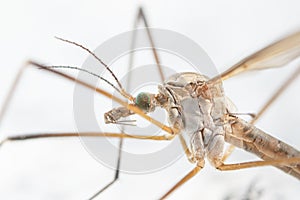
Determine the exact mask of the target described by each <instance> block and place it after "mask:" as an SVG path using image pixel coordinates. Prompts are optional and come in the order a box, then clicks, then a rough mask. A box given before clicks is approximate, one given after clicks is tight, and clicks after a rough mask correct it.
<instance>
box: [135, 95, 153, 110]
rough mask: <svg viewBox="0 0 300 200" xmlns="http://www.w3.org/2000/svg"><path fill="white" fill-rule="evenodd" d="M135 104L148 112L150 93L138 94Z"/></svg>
mask: <svg viewBox="0 0 300 200" xmlns="http://www.w3.org/2000/svg"><path fill="white" fill-rule="evenodd" d="M134 103H135V105H136V106H137V107H139V108H140V109H141V110H143V111H146V112H148V111H149V109H150V103H151V98H150V94H148V93H145V92H141V93H139V94H138V95H137V97H136V98H135V101H134Z"/></svg>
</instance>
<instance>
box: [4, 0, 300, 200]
mask: <svg viewBox="0 0 300 200" xmlns="http://www.w3.org/2000/svg"><path fill="white" fill-rule="evenodd" d="M139 6H143V8H144V11H145V13H146V15H147V17H148V20H149V24H150V25H151V26H152V27H155V28H163V29H170V30H173V31H176V32H179V33H182V34H184V35H186V36H187V37H189V38H191V39H192V40H194V41H195V42H197V43H198V44H199V45H200V46H201V47H202V48H203V49H204V50H205V51H206V52H207V54H208V55H209V56H210V58H211V59H212V60H213V62H214V63H215V65H216V66H217V68H218V70H219V71H220V72H221V71H224V70H225V69H227V68H228V67H230V66H231V65H233V64H234V63H236V62H238V61H239V60H240V59H242V58H243V57H245V56H247V55H249V54H250V53H252V52H255V51H256V50H258V49H260V48H262V47H264V46H266V45H268V44H269V43H271V42H272V41H274V40H276V39H278V38H280V37H283V36H285V35H287V34H289V33H293V32H295V31H297V30H299V28H300V21H299V13H300V2H299V1H297V0H285V1H283V0H280V1H276V3H275V2H274V1H271V0H267V1H259V0H252V1H238V0H229V1H224V2H222V1H163V2H162V1H156V0H154V1H127V0H124V1H114V0H113V1H47V2H42V1H36V0H28V1H16V0H12V1H1V6H0V24H1V31H0V36H1V37H0V44H1V45H0V53H1V54H0V55H1V63H0V103H3V101H4V97H5V95H6V94H7V92H8V89H9V87H10V86H11V84H12V82H13V79H14V77H15V75H16V73H17V72H18V69H20V67H21V66H22V64H23V63H24V62H25V61H26V60H28V59H34V60H36V61H39V62H41V63H44V64H52V65H71V66H81V65H82V63H83V62H84V61H85V59H86V58H87V54H86V52H84V51H82V50H80V49H78V48H76V47H73V46H71V45H68V44H65V43H62V42H60V41H57V40H55V39H54V36H59V37H63V38H66V39H70V40H73V41H77V42H79V43H81V44H83V45H85V46H87V47H89V48H90V49H95V48H96V47H97V46H98V45H100V44H101V43H102V42H104V41H106V40H108V39H109V38H111V37H112V36H114V35H117V34H119V33H122V32H124V31H129V30H131V29H132V25H133V21H134V19H135V16H136V14H137V9H138V7H139ZM298 63H299V62H298ZM296 66H297V63H296V62H295V63H292V64H290V65H289V66H287V67H286V68H282V69H274V70H266V71H262V72H251V73H248V74H243V75H240V76H238V77H234V78H232V79H230V80H228V81H226V82H225V83H224V88H225V92H226V95H227V96H229V97H230V98H231V100H232V101H233V102H234V103H235V105H236V106H237V108H238V110H239V112H242V113H243V112H255V111H257V110H259V108H260V106H261V105H263V103H264V102H265V101H266V100H267V99H268V97H270V95H272V93H273V92H274V91H276V88H278V87H279V86H280V84H281V83H282V82H283V81H284V80H285V79H286V78H287V77H288V76H289V74H291V73H292V72H293V70H294V69H295V67H296ZM69 73H73V74H74V75H76V73H74V72H69ZM21 81H22V82H21V85H20V87H19V88H18V90H17V91H16V92H17V93H16V95H15V98H14V99H13V101H12V102H11V107H10V109H9V110H8V112H7V115H6V116H5V119H4V120H3V121H2V124H1V129H0V131H1V138H5V137H6V136H9V135H15V134H25V133H38V132H58V131H76V126H75V124H74V119H73V103H72V102H73V89H74V84H73V83H70V82H68V81H65V80H62V79H60V78H58V77H56V76H53V75H50V74H47V73H44V72H41V71H39V70H34V69H29V70H28V71H26V73H25V76H24V77H23V78H22V80H21ZM299 90H300V80H297V81H296V82H295V83H294V84H293V86H292V87H290V88H289V89H288V90H287V91H286V92H285V93H284V94H283V95H282V97H281V98H280V99H279V100H278V101H276V103H274V105H273V106H272V107H271V108H270V110H268V112H267V113H266V114H265V115H264V116H263V117H262V118H261V120H260V121H259V122H258V123H257V126H258V127H259V128H261V129H262V130H265V131H266V132H268V133H270V134H272V135H273V136H275V137H277V138H279V139H281V140H282V141H284V142H286V143H288V144H291V145H292V146H294V147H296V148H298V149H299V148H300V135H299V127H298V126H297V124H299V122H300V121H299V117H300V114H299V111H300V105H299V103H298V102H299V100H300V95H299V94H298V92H299ZM109 109H111V108H108V110H109ZM105 111H107V110H105ZM99 118H100V119H101V118H102V116H101V114H99ZM297 130H298V131H297ZM136 142H138V141H136ZM125 145H126V143H125ZM130 148H133V149H134V148H135V147H134V146H133V147H130ZM139 148H140V146H137V148H136V151H139V150H140V149H139ZM179 148H180V147H179ZM108 154H109V152H108ZM111 156H114V157H115V156H116V155H111ZM255 159H256V157H255V156H253V155H250V154H248V153H246V152H244V151H242V150H237V151H236V152H235V153H234V154H233V155H232V157H230V159H229V160H228V162H241V161H245V160H255ZM192 168H193V165H191V164H190V163H189V162H188V161H187V159H186V158H185V157H183V158H182V159H181V160H179V161H177V162H176V163H174V164H173V165H171V166H170V167H168V168H165V169H163V170H161V171H158V172H155V173H151V174H144V175H132V174H126V173H122V174H121V175H120V180H119V181H118V182H117V183H116V184H115V185H114V186H112V187H111V188H110V189H108V190H107V191H105V192H104V193H103V194H101V196H99V199H121V198H124V197H126V198H125V199H129V198H130V199H141V198H143V199H157V198H159V197H160V196H161V195H162V194H164V192H166V191H167V190H168V189H169V188H171V187H172V186H173V185H174V184H175V183H176V182H177V181H178V180H179V179H180V178H181V177H183V176H184V175H185V174H186V173H187V172H188V171H190V170H191V169H192ZM113 176H114V171H113V170H112V169H109V168H107V167H105V166H103V165H102V164H101V163H99V162H97V161H96V160H95V159H94V158H93V157H92V156H91V155H90V154H89V153H88V152H87V151H86V150H85V148H84V147H83V145H82V144H81V142H80V140H79V139H70V140H69V139H51V140H35V141H26V142H14V143H7V144H5V145H3V146H2V147H1V149H0V196H1V199H86V198H88V197H90V196H91V195H92V194H94V193H95V192H96V191H97V190H99V189H101V188H102V187H103V186H104V185H105V184H106V183H108V182H109V181H111V180H112V178H113ZM252 183H255V188H256V190H257V192H259V191H262V192H263V193H262V196H261V199H297V196H298V195H299V194H300V192H299V181H298V180H296V179H295V178H293V177H290V176H289V175H286V174H284V173H283V172H281V171H279V170H277V169H275V168H273V167H263V168H256V169H246V170H240V171H231V172H220V171H217V170H216V169H214V168H213V167H211V166H210V165H209V164H207V165H206V167H205V168H204V169H203V170H202V171H201V172H200V173H199V174H198V175H197V176H196V177H195V178H193V179H192V180H191V181H189V182H188V183H187V184H185V185H184V186H182V187H181V188H180V189H179V190H177V191H176V192H175V193H174V194H172V196H170V199H183V198H189V199H199V198H209V199H225V198H226V197H227V196H236V197H237V198H236V199H242V197H243V194H244V193H245V192H246V191H247V189H248V188H249V186H250V185H251V184H252Z"/></svg>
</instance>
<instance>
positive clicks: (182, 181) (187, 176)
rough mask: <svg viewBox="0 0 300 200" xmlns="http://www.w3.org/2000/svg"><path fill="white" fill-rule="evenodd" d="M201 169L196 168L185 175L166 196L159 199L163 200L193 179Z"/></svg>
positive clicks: (199, 167)
mask: <svg viewBox="0 0 300 200" xmlns="http://www.w3.org/2000/svg"><path fill="white" fill-rule="evenodd" d="M201 169H202V167H201V166H198V165H197V166H196V167H195V168H194V169H193V170H192V171H190V172H189V173H188V174H187V175H185V176H184V177H183V178H182V179H181V180H180V181H178V182H177V183H176V184H175V185H174V186H173V187H172V188H171V189H170V190H169V191H168V192H167V193H166V194H164V195H163V196H162V197H161V198H160V199H165V198H167V196H169V195H170V194H171V193H172V192H174V191H175V190H176V189H177V188H179V187H180V186H181V185H183V184H184V183H186V182H187V181H188V180H190V179H191V178H193V177H194V176H195V175H196V174H197V173H198V172H199V171H200V170H201Z"/></svg>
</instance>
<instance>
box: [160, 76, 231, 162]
mask: <svg viewBox="0 0 300 200" xmlns="http://www.w3.org/2000/svg"><path fill="white" fill-rule="evenodd" d="M207 80H208V78H207V77H205V76H203V75H200V74H197V73H192V72H186V73H178V74H175V75H173V76H171V77H170V78H169V79H168V80H166V81H165V83H164V85H163V86H162V87H160V88H159V89H160V93H161V94H163V95H165V96H168V103H167V104H166V106H165V109H166V111H167V112H168V120H169V123H170V125H171V126H176V127H179V129H180V130H181V131H180V134H181V135H182V136H183V138H184V140H185V143H186V145H187V147H188V149H189V150H190V152H191V153H192V155H191V157H190V158H189V159H190V161H192V162H198V163H200V165H201V163H202V164H204V161H203V159H204V157H205V156H207V157H208V159H209V161H210V162H211V163H212V164H213V165H215V166H216V165H218V164H220V163H219V162H220V160H221V158H222V155H223V146H224V135H225V130H226V131H228V130H227V128H229V127H227V125H226V116H228V110H227V103H226V97H225V96H224V93H223V89H222V84H221V83H220V84H214V85H210V84H208V83H207Z"/></svg>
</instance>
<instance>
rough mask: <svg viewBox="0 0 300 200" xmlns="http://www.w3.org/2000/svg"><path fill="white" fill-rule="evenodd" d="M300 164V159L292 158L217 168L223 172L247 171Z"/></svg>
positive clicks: (224, 165) (226, 165) (225, 165)
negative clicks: (256, 168) (253, 168)
mask: <svg viewBox="0 0 300 200" xmlns="http://www.w3.org/2000/svg"><path fill="white" fill-rule="evenodd" d="M299 163H300V157H292V158H286V159H278V160H260V161H252V162H243V163H234V164H223V165H220V166H218V167H217V169H219V170H221V171H229V170H238V169H246V168H251V167H262V166H290V165H293V164H295V165H297V164H299Z"/></svg>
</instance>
